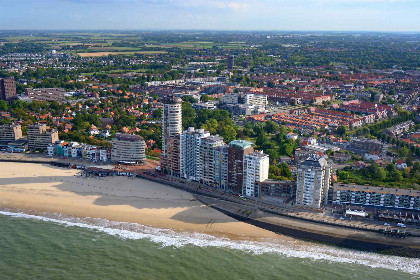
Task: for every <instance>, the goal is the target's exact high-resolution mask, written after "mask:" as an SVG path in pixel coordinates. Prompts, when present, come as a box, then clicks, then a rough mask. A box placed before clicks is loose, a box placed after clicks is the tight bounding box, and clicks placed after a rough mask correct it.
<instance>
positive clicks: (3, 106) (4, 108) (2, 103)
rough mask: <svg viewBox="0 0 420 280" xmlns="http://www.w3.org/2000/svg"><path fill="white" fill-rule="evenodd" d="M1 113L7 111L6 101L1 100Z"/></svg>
mask: <svg viewBox="0 0 420 280" xmlns="http://www.w3.org/2000/svg"><path fill="white" fill-rule="evenodd" d="M0 111H4V112H6V111H7V102H6V100H0Z"/></svg>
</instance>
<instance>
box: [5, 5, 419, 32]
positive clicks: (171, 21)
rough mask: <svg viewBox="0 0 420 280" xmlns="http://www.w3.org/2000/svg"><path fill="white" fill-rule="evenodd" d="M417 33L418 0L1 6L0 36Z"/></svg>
mask: <svg viewBox="0 0 420 280" xmlns="http://www.w3.org/2000/svg"><path fill="white" fill-rule="evenodd" d="M14 29H20V30H28V29H38V30H48V29H50V30H148V29H159V30H162V29H163V30H173V29H176V30H276V31H277V30H278V31H420V0H227V1H224V0H0V30H14Z"/></svg>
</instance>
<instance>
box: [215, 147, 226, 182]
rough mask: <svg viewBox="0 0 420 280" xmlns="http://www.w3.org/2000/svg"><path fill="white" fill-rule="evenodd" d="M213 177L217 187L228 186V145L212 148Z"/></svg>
mask: <svg viewBox="0 0 420 280" xmlns="http://www.w3.org/2000/svg"><path fill="white" fill-rule="evenodd" d="M213 155H214V178H215V182H216V186H217V187H218V188H219V189H224V190H226V189H227V188H228V145H225V144H223V145H222V146H218V147H216V148H215V149H214V152H213Z"/></svg>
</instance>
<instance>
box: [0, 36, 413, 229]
mask: <svg viewBox="0 0 420 280" xmlns="http://www.w3.org/2000/svg"><path fill="white" fill-rule="evenodd" d="M356 35H357V36H356ZM419 40H420V36H419V35H418V34H417V35H415V34H414V35H413V34H376V33H365V34H351V33H343V34H340V33H331V34H329V35H328V36H321V35H320V34H317V33H274V32H273V33H263V32H253V33H252V32H249V33H245V32H238V33H228V32H220V33H218V32H202V33H200V32H194V33H188V32H180V33H177V32H138V33H129V32H127V33H123V34H118V35H116V34H102V33H92V34H90V36H85V35H82V34H78V33H72V32H62V33H53V32H50V33H42V32H39V33H36V32H30V33H25V32H23V31H21V32H19V34H14V33H13V32H0V150H1V151H2V154H3V155H6V154H9V153H14V154H15V153H19V154H20V153H21V154H24V155H33V156H42V157H49V158H55V159H62V160H65V159H67V160H68V159H77V160H78V162H82V163H83V162H85V163H86V164H87V165H88V166H95V168H96V169H92V170H91V171H92V172H91V173H95V174H105V173H106V172H108V171H106V172H105V171H104V172H105V173H101V171H100V168H101V166H102V165H109V164H111V165H113V166H114V168H115V169H124V168H125V169H126V170H132V172H133V173H136V172H143V173H144V174H146V175H147V176H150V177H152V176H155V177H156V176H157V177H159V178H165V179H163V180H173V179H174V180H177V179H178V178H179V180H184V181H185V182H188V183H189V184H190V185H189V186H194V187H197V188H198V187H199V188H205V189H208V190H209V192H212V191H214V192H216V193H218V194H220V193H223V194H229V195H231V196H234V197H236V198H237V199H239V200H243V201H248V200H251V201H258V202H263V203H267V204H269V205H275V206H278V207H284V208H285V209H297V211H299V209H302V210H304V211H309V212H310V211H313V212H315V213H320V212H322V213H324V214H325V215H327V216H328V215H330V216H332V217H335V218H337V219H338V218H339V219H349V218H352V217H355V218H356V219H358V218H360V219H366V218H367V217H369V218H371V219H372V220H374V221H373V223H380V224H384V222H383V221H385V223H386V224H387V223H388V222H394V223H395V225H396V224H397V223H398V225H399V226H400V227H406V225H407V226H408V227H411V228H416V227H418V226H419V225H420V212H419V211H420V114H419V105H420V94H419V90H420V71H419V70H418V69H419V67H420V49H419V47H418V46H419V44H418V42H419ZM413 42H417V43H413ZM373 45H374V47H373ZM82 165H83V164H82ZM145 166H147V167H148V168H149V167H150V168H149V169H147V172H145V171H144V170H145ZM168 178H173V179H168ZM180 182H183V181H180ZM247 203H248V202H247ZM378 221H382V222H378Z"/></svg>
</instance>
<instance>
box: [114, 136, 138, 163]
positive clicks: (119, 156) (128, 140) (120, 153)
mask: <svg viewBox="0 0 420 280" xmlns="http://www.w3.org/2000/svg"><path fill="white" fill-rule="evenodd" d="M145 149H146V143H145V142H144V139H143V137H141V136H138V135H130V134H115V135H114V137H113V138H112V151H111V160H112V161H115V162H125V163H134V164H144V163H145V162H146V151H145Z"/></svg>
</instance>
